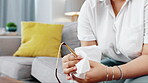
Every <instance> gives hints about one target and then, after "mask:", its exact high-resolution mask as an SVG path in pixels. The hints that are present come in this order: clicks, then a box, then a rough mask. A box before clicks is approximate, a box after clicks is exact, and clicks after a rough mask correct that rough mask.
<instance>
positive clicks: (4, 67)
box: [0, 56, 34, 80]
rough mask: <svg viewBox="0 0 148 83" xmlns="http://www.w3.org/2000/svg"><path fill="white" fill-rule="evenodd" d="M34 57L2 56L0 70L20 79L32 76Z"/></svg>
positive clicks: (4, 73)
mask: <svg viewBox="0 0 148 83" xmlns="http://www.w3.org/2000/svg"><path fill="white" fill-rule="evenodd" d="M33 60H34V58H28V57H13V56H1V57H0V72H1V73H2V75H6V76H10V77H12V78H15V79H18V80H24V79H27V80H28V79H30V78H31V64H32V61H33Z"/></svg>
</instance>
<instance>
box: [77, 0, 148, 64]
mask: <svg viewBox="0 0 148 83" xmlns="http://www.w3.org/2000/svg"><path fill="white" fill-rule="evenodd" d="M78 38H79V40H81V41H93V40H97V42H98V45H99V47H100V48H101V49H102V50H101V51H102V54H103V55H105V56H108V57H110V58H112V59H115V60H117V61H123V62H128V61H130V60H132V59H135V58H136V57H138V55H140V53H141V50H142V45H143V43H144V44H148V0H126V2H125V3H124V5H123V6H122V8H121V10H120V11H119V13H118V15H117V16H115V14H114V12H113V9H112V5H111V2H110V0H86V1H85V2H84V4H83V6H82V8H81V12H80V16H79V19H78Z"/></svg>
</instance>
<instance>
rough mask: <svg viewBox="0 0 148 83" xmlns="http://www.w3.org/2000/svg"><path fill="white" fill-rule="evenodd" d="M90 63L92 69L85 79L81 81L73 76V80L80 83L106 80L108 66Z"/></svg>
mask: <svg viewBox="0 0 148 83" xmlns="http://www.w3.org/2000/svg"><path fill="white" fill-rule="evenodd" d="M89 62H90V67H91V69H90V71H89V72H87V73H86V77H85V79H80V78H77V77H75V76H74V75H72V78H73V80H76V81H77V82H79V83H95V82H101V81H104V80H106V66H105V65H103V64H101V63H98V62H94V61H89Z"/></svg>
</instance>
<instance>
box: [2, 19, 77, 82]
mask: <svg viewBox="0 0 148 83" xmlns="http://www.w3.org/2000/svg"><path fill="white" fill-rule="evenodd" d="M58 24H59V23H58ZM60 24H64V28H63V33H62V42H65V43H67V44H68V45H69V46H70V47H71V48H72V49H74V48H76V47H79V46H80V41H79V40H78V39H77V22H70V23H60ZM20 44H21V37H20V36H17V37H0V75H1V76H9V77H11V78H15V79H17V80H22V81H24V82H26V83H38V82H42V83H53V82H57V80H56V78H55V64H56V59H57V58H56V57H14V56H12V55H13V54H14V53H15V52H16V50H17V49H18V48H19V46H20ZM69 53H70V52H69V51H68V50H67V48H65V47H62V57H63V56H64V55H66V54H69ZM58 77H59V79H60V80H61V82H64V83H65V82H68V81H67V80H66V76H65V75H64V74H63V72H62V62H61V58H60V59H59V65H58Z"/></svg>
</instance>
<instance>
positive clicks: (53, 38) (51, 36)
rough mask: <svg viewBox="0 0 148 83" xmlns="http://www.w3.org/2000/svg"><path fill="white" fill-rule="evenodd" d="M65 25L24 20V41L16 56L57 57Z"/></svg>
mask: <svg viewBox="0 0 148 83" xmlns="http://www.w3.org/2000/svg"><path fill="white" fill-rule="evenodd" d="M62 29H63V25H60V24H42V23H35V22H22V42H21V46H20V47H19V49H18V50H17V52H16V53H15V54H14V56H23V57H35V56H50V57H56V56H57V54H58V47H59V45H60V43H61V39H62Z"/></svg>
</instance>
